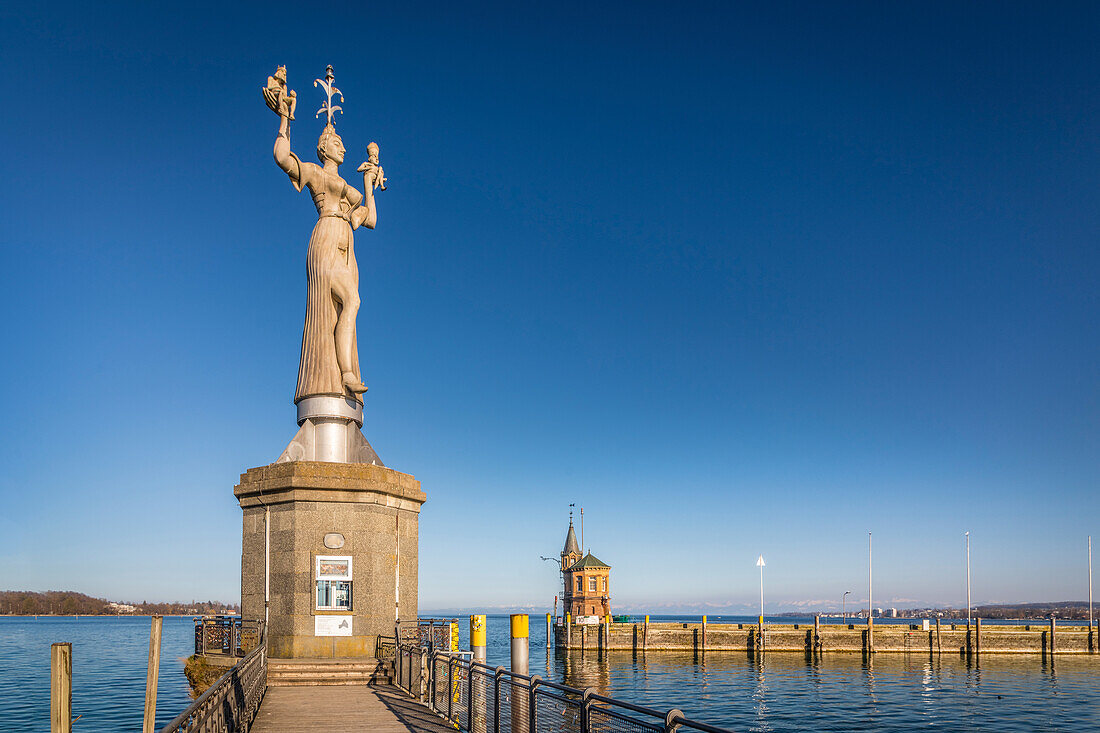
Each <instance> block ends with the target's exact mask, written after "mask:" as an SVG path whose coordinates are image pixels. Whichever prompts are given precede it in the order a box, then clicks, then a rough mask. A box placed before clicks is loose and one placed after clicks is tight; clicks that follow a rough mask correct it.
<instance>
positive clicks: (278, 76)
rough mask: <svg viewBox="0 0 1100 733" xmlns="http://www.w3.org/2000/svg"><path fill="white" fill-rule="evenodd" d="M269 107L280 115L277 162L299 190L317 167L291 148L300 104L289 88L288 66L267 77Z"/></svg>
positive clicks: (276, 146) (264, 91) (265, 99)
mask: <svg viewBox="0 0 1100 733" xmlns="http://www.w3.org/2000/svg"><path fill="white" fill-rule="evenodd" d="M261 91H262V92H263V95H264V102H266V103H267V106H268V108H269V109H270V110H271V111H272V112H274V113H275V114H277V115H279V134H278V136H277V137H276V138H275V162H276V163H277V164H278V166H279V167H280V168H282V169H283V171H285V172H286V174H287V175H288V176H290V180H291V182H292V183H293V184H294V187H295V188H296V189H298V190H299V191H301V190H302V187H303V186H305V185H306V184H307V183H308V180H307V179H308V178H310V175H311V173H312V171H311V170H310V168H311V167H316V166H314V165H313V164H312V163H303V162H302V160H301V159H300V158H299V157H298V156H297V155H295V154H294V153H293V152H291V150H290V121H291V120H293V119H294V109H295V107H296V106H297V105H298V94H297V93H296V92H295V91H294V90H293V89H288V88H287V83H286V67H285V66H280V67H279V68H278V69H276V70H275V73H274V75H272V76H269V77H267V86H265V87H263V88H262V89H261Z"/></svg>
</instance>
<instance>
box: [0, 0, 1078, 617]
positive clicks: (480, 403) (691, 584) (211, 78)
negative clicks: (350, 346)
mask: <svg viewBox="0 0 1100 733" xmlns="http://www.w3.org/2000/svg"><path fill="white" fill-rule="evenodd" d="M1098 15H1100V11H1098V9H1097V7H1096V6H1095V5H1087V4H1082V5H1068V4H1067V5H1054V6H1044V7H1042V8H1039V7H1035V6H1031V7H1028V6H1013V5H1010V4H1004V3H987V4H967V5H966V6H965V7H957V6H956V4H948V3H944V4H938V5H937V4H921V5H919V6H909V7H903V6H899V5H885V6H884V5H882V4H875V3H868V4H864V5H861V4H851V5H847V6H845V7H841V8H836V7H822V6H820V5H819V4H815V3H805V4H780V3H774V4H768V5H767V7H763V6H751V5H742V6H738V5H733V4H725V3H721V4H687V5H684V4H669V3H660V4H656V3H655V4H641V3H631V4H621V5H616V4H613V3H607V4H597V5H593V4H591V3H584V4H581V3H575V4H574V3H563V4H556V5H544V6H527V5H522V4H521V5H516V4H500V5H484V6H476V7H470V6H458V5H455V4H437V5H413V4H406V3H386V4H363V3H353V4H342V3H330V4H324V5H320V6H319V5H310V4H306V3H296V4H288V5H283V6H279V5H277V4H272V3H264V4H262V5H256V6H252V7H249V6H243V5H242V6H239V7H238V6H234V5H228V4H219V5H202V4H192V3H187V4H177V5H172V6H162V5H160V4H148V3H146V4H136V5H131V6H128V7H127V6H124V5H121V4H119V5H113V6H111V7H106V6H100V5H98V4H92V5H89V4H79V5H67V4H58V3H47V4H43V5H42V6H41V7H39V8H31V6H29V5H26V4H23V5H21V6H20V5H18V4H16V5H13V6H11V7H5V8H4V9H0V62H2V65H3V68H4V69H5V72H6V73H4V74H3V75H0V95H2V96H0V98H2V99H3V100H4V107H5V110H6V111H5V113H4V114H3V115H0V139H2V140H4V141H5V143H6V144H5V149H4V155H3V156H2V157H0V174H2V179H3V180H4V184H3V187H2V190H3V195H2V196H0V251H2V256H3V265H4V266H3V268H2V271H0V278H2V279H0V299H2V300H0V303H2V304H3V306H2V307H3V312H4V315H5V317H4V322H5V331H6V333H5V338H4V343H5V344H6V348H5V358H4V359H2V360H0V384H2V385H4V389H3V400H4V404H5V406H6V409H7V414H8V417H7V419H6V420H5V421H4V427H3V428H0V430H2V433H0V437H2V439H3V444H4V446H5V449H6V450H5V452H6V455H7V459H6V461H5V469H4V471H3V472H2V474H0V500H2V506H3V511H0V587H3V588H9V587H10V588H30V589H46V588H72V589H75V590H80V591H84V592H88V593H92V594H94V595H103V596H108V597H111V598H119V599H123V598H125V599H133V600H141V599H145V598H148V599H149V600H153V599H165V600H167V599H189V598H193V597H201V598H210V597H212V598H220V599H236V598H237V597H238V595H239V567H240V566H239V553H240V509H239V508H238V507H237V505H236V502H235V500H234V498H233V495H232V488H233V485H234V484H235V483H236V482H237V479H238V476H239V474H240V473H242V472H243V471H245V470H246V469H248V468H250V467H254V466H259V465H263V464H265V463H269V462H271V461H273V460H274V459H275V458H277V457H278V455H279V453H280V452H281V450H282V449H283V447H284V446H285V445H286V443H287V442H288V441H289V440H290V438H291V437H292V435H293V434H294V431H295V427H296V426H295V424H294V408H293V405H292V404H291V401H292V397H293V393H294V385H295V378H296V375H297V365H298V355H299V348H300V339H301V328H302V315H303V311H304V294H305V266H304V265H305V250H306V244H307V242H308V238H309V232H310V230H311V228H312V226H313V222H314V216H315V215H314V211H313V207H312V204H311V202H310V200H309V198H308V196H307V195H305V194H298V193H296V192H295V191H294V190H293V188H292V187H291V186H290V185H289V183H288V182H287V180H286V177H285V176H284V175H283V174H282V173H281V172H280V171H279V170H278V169H277V168H276V166H275V165H274V162H273V161H272V158H271V146H272V143H273V140H274V136H275V132H276V128H277V119H276V117H275V116H274V115H273V114H272V113H271V112H270V111H268V110H267V108H266V107H265V106H264V104H263V100H262V98H261V95H260V93H259V90H260V86H261V85H262V84H263V83H264V81H265V80H266V77H267V75H268V74H270V73H272V72H273V71H274V69H275V66H276V65H278V64H285V65H286V66H287V68H288V75H289V81H290V86H291V87H292V88H294V89H296V90H297V92H298V94H299V99H300V100H301V103H300V105H299V108H298V119H297V121H296V122H295V123H294V126H293V128H292V144H293V147H294V148H295V149H296V150H297V152H298V153H299V154H301V156H302V157H303V159H312V158H313V148H314V145H315V141H316V136H317V134H318V133H319V131H320V128H321V123H319V122H318V121H316V120H315V119H314V118H313V116H312V114H311V113H312V110H313V109H316V105H318V104H319V102H320V96H319V91H318V90H316V89H314V88H313V86H312V84H311V82H312V80H313V79H314V78H315V77H317V76H321V75H323V73H324V68H325V65H326V64H329V63H331V64H332V65H333V66H334V67H335V70H336V79H337V85H338V86H339V87H340V88H341V89H342V90H343V92H344V96H345V103H344V105H343V106H344V111H345V112H344V116H343V117H342V118H340V119H339V120H338V122H337V125H338V129H339V130H340V132H341V134H342V135H343V139H344V143H345V145H346V146H347V148H348V163H347V164H345V166H344V167H343V169H342V172H343V173H344V175H345V176H346V177H347V178H348V179H349V180H353V179H354V177H355V175H357V174H355V172H354V171H355V167H356V165H357V164H358V162H359V161H360V160H362V159H365V148H366V144H367V143H368V142H370V141H372V140H374V141H377V142H378V143H379V145H380V147H381V160H382V164H383V165H384V166H385V169H386V173H387V176H388V178H389V188H388V190H387V191H386V192H385V193H384V194H382V195H381V196H380V199H379V224H378V228H377V229H376V230H375V231H360V232H359V233H357V235H356V236H357V240H356V241H357V251H358V257H359V263H360V270H361V286H360V291H361V296H362V301H363V305H362V309H361V311H360V315H359V321H358V328H359V348H360V359H361V362H362V364H363V373H364V378H365V380H366V382H367V384H368V385H369V386H370V392H369V393H368V396H367V408H366V410H367V411H366V415H367V417H366V426H365V428H364V432H365V434H366V435H367V437H368V439H370V441H371V442H372V443H373V445H374V446H375V448H376V449H377V450H378V453H379V454H380V456H381V457H382V459H383V460H384V461H385V462H386V463H387V465H389V466H391V467H393V468H396V469H398V470H401V471H405V472H408V473H411V474H414V475H415V476H416V477H417V478H418V479H420V480H421V481H422V483H423V488H424V490H425V491H426V492H427V494H428V497H429V499H428V503H427V504H425V506H424V510H423V514H422V515H421V525H420V527H421V544H420V558H421V565H420V596H421V607H422V608H425V609H431V608H441V607H448V608H456V607H458V608H465V607H500V606H507V605H512V604H519V605H528V606H531V607H532V608H538V607H546V606H548V605H549V603H550V600H551V598H552V597H553V594H554V592H555V589H556V582H557V581H556V575H555V573H554V571H553V568H552V567H551V565H550V563H544V562H541V561H540V560H539V556H540V555H552V554H556V553H557V552H560V549H561V545H562V542H563V540H564V534H565V528H566V524H567V519H568V513H567V512H568V508H567V506H568V504H569V503H570V502H576V503H577V504H578V505H581V504H583V505H584V507H585V540H586V544H588V545H589V546H590V547H591V549H592V551H593V552H594V553H595V554H596V555H597V556H599V557H600V558H601V559H603V560H605V561H607V562H608V563H609V564H611V565H612V567H613V570H612V586H613V588H612V592H613V605H614V606H615V607H616V608H622V609H637V610H644V609H646V608H654V609H657V608H661V609H669V610H673V609H679V608H696V607H710V608H717V609H729V610H742V609H751V608H752V607H753V605H754V604H755V603H756V602H757V601H756V598H757V595H756V594H757V582H758V578H757V574H756V569H755V567H754V561H755V559H756V556H757V555H758V554H759V553H763V554H764V555H765V557H766V558H767V561H768V567H767V573H768V575H767V586H768V587H767V590H768V599H767V603H768V608H769V610H773V609H775V610H779V609H785V608H795V607H797V604H798V603H801V602H805V601H821V602H822V603H821V604H820V605H822V606H827V605H828V604H833V605H839V599H840V596H841V594H842V593H843V591H844V590H852V591H853V596H854V597H856V598H857V599H860V598H862V599H866V571H867V568H866V541H867V532H868V531H873V532H874V533H875V598H876V605H879V603H878V601H882V603H883V604H888V605H907V604H908V603H913V604H917V603H955V604H958V603H962V602H964V599H965V586H964V577H965V575H964V573H965V569H964V555H963V532H964V531H966V530H969V531H970V532H971V537H972V542H973V561H972V562H973V576H974V583H973V587H974V599H975V601H978V602H996V601H1026V600H1054V599H1066V598H1084V597H1085V595H1086V593H1087V572H1086V562H1087V556H1086V552H1085V543H1086V536H1087V535H1089V534H1090V533H1091V534H1095V535H1097V536H1098V538H1100V523H1098V522H1097V519H1096V518H1097V517H1098V516H1100V513H1098V512H1097V510H1096V506H1097V505H1096V497H1097V491H1096V488H1097V479H1098V475H1100V458H1098V456H1100V451H1098V450H1097V448H1098V438H1100V421H1098V416H1100V388H1098V379H1097V376H1098V369H1097V361H1098V356H1100V348H1098V345H1100V339H1098V336H1100V334H1098V327H1097V324H1098V322H1100V318H1098V316H1100V303H1098V298H1097V287H1096V282H1097V272H1098V265H1100V255H1098V251H1097V241H1098V238H1097V232H1098V227H1100V134H1098V133H1100V123H1098V122H1097V119H1098V112H1100V51H1098V47H1097V46H1096V44H1095V38H1094V36H1095V28H1096V27H1097V22H1098V20H1100V18H1098V17H1097V16H1098ZM828 599H832V600H828ZM708 604H709V605H708Z"/></svg>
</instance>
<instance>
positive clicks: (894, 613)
mask: <svg viewBox="0 0 1100 733" xmlns="http://www.w3.org/2000/svg"><path fill="white" fill-rule="evenodd" d="M897 617H898V609H896V608H889V609H887V610H886V618H897Z"/></svg>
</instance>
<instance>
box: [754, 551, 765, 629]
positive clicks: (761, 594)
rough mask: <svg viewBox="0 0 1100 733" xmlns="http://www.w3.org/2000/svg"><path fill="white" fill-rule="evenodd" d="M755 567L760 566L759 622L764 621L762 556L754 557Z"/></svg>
mask: <svg viewBox="0 0 1100 733" xmlns="http://www.w3.org/2000/svg"><path fill="white" fill-rule="evenodd" d="M756 567H758V568H760V623H764V556H763V555H761V556H760V557H758V558H756Z"/></svg>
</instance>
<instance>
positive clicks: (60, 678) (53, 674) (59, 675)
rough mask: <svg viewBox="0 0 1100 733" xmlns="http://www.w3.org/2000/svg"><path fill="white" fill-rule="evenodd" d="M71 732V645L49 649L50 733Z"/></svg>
mask: <svg viewBox="0 0 1100 733" xmlns="http://www.w3.org/2000/svg"><path fill="white" fill-rule="evenodd" d="M72 731H73V645H72V644H70V643H69V642H61V643H58V644H54V645H52V646H51V647H50V733H72Z"/></svg>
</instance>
